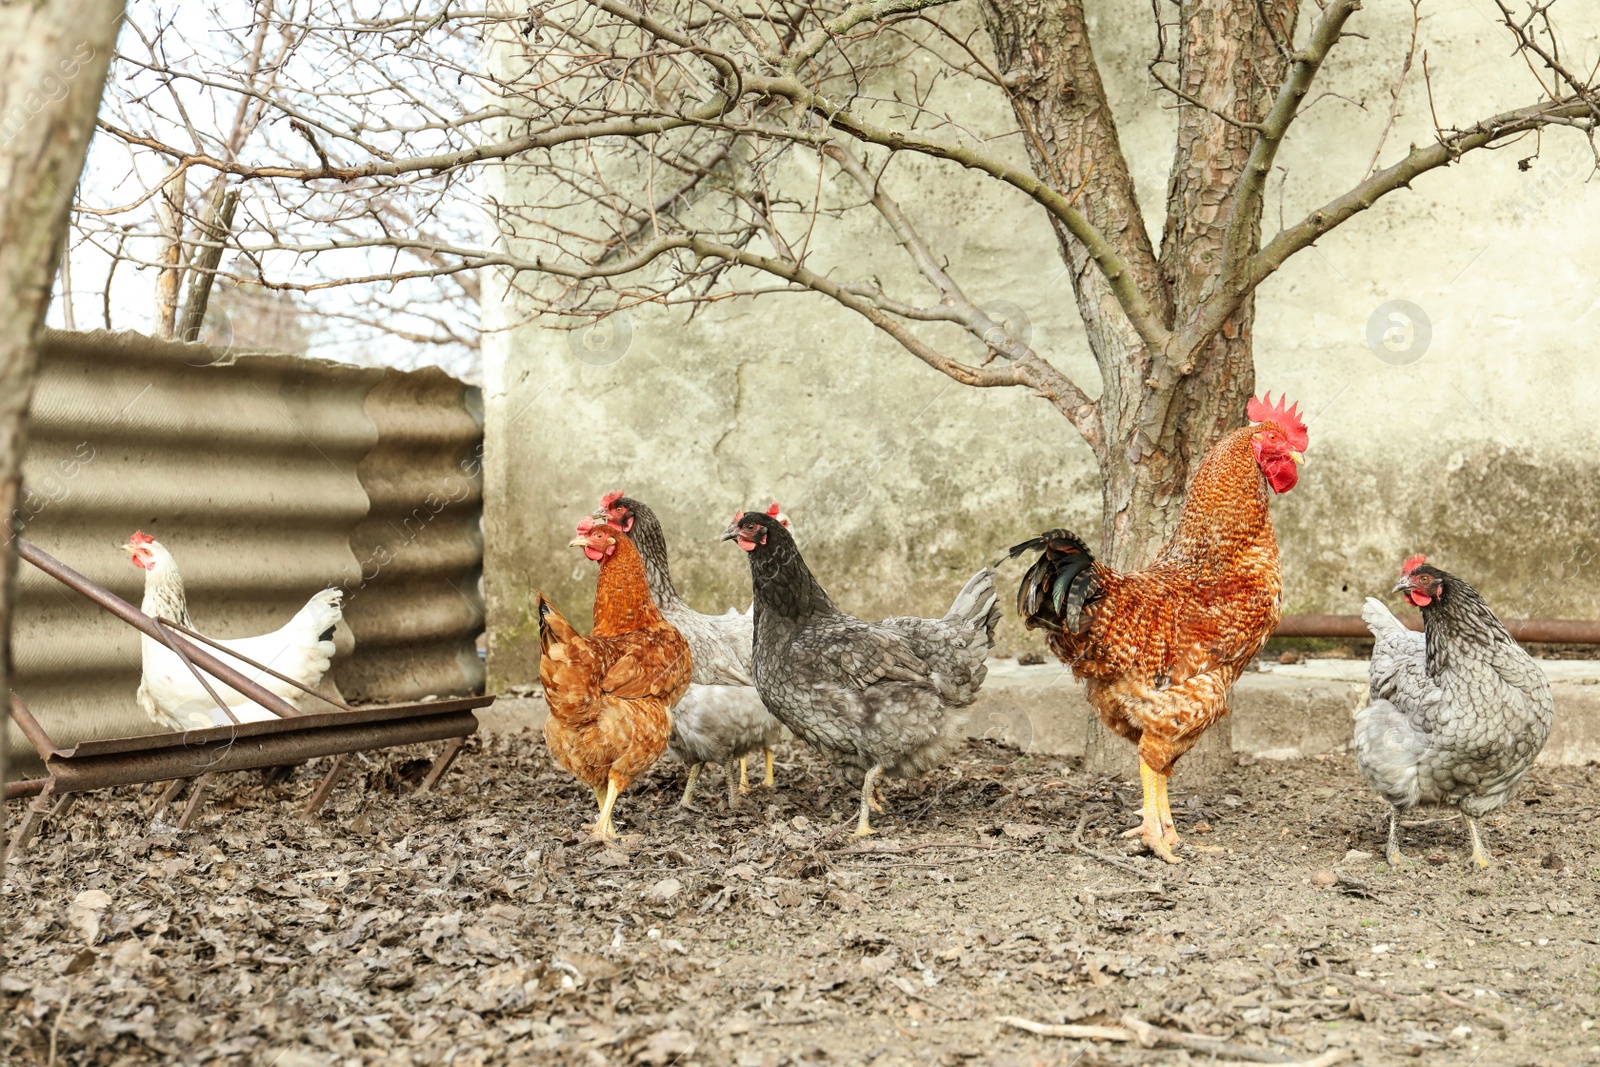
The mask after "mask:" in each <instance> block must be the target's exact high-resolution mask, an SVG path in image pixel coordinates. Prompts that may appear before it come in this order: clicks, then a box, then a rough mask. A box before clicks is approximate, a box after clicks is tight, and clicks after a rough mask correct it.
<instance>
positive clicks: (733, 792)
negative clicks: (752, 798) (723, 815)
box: [722, 759, 750, 811]
mask: <svg viewBox="0 0 1600 1067" xmlns="http://www.w3.org/2000/svg"><path fill="white" fill-rule="evenodd" d="M740 763H741V761H739V760H732V759H730V760H729V761H728V762H726V763H724V764H723V765H722V776H723V777H724V778H726V779H727V785H728V810H729V811H732V810H733V809H734V808H737V807H738V806H739V795H740V794H741V793H748V792H750V790H749V789H747V788H746V789H741V788H740V781H739V779H740V778H741V777H742V776H741V775H736V774H734V772H733V768H734V765H735V764H740Z"/></svg>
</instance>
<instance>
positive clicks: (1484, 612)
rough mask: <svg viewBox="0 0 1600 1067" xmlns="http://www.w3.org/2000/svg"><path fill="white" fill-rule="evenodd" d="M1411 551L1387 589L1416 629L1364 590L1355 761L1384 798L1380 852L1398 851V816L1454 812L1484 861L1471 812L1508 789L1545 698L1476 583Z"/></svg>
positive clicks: (1548, 711)
mask: <svg viewBox="0 0 1600 1067" xmlns="http://www.w3.org/2000/svg"><path fill="white" fill-rule="evenodd" d="M1426 559H1427V557H1425V556H1412V557H1411V558H1410V559H1408V560H1406V561H1405V564H1404V566H1403V567H1402V568H1401V572H1400V581H1399V583H1398V584H1396V585H1395V587H1394V591H1395V592H1403V593H1404V594H1405V599H1406V601H1407V602H1408V603H1410V604H1411V605H1413V606H1415V607H1418V608H1421V609H1422V629H1423V633H1420V634H1419V633H1417V632H1415V631H1414V630H1408V629H1406V628H1405V627H1404V626H1402V625H1401V624H1400V620H1399V619H1397V618H1395V617H1394V615H1393V614H1392V613H1391V612H1390V611H1389V609H1388V608H1386V607H1384V606H1383V603H1382V601H1380V600H1378V599H1376V598H1375V597H1368V598H1367V604H1366V607H1365V608H1364V609H1363V610H1362V612H1361V617H1362V618H1363V619H1364V620H1366V623H1367V628H1368V629H1369V630H1371V631H1372V636H1373V637H1374V638H1375V639H1376V640H1375V643H1374V644H1373V647H1372V665H1371V667H1370V668H1369V675H1370V680H1371V694H1372V705H1371V706H1370V707H1368V708H1366V709H1364V710H1363V711H1361V712H1359V713H1357V715H1356V730H1355V749H1356V767H1357V768H1358V769H1359V770H1360V771H1361V776H1362V777H1363V778H1365V779H1366V780H1367V782H1368V783H1369V784H1370V785H1371V786H1372V788H1374V789H1376V790H1377V791H1378V793H1379V794H1380V795H1381V796H1382V797H1383V798H1384V799H1385V800H1387V801H1388V802H1389V803H1390V805H1391V806H1392V810H1391V811H1390V814H1389V844H1388V849H1387V852H1386V856H1387V858H1388V860H1389V862H1390V863H1391V864H1393V865H1395V866H1398V865H1399V864H1400V861H1401V860H1402V859H1403V858H1404V857H1402V856H1401V854H1400V830H1399V813H1400V812H1402V811H1406V810H1408V809H1410V808H1413V807H1415V806H1416V805H1418V804H1446V805H1450V806H1452V807H1456V808H1459V809H1460V810H1461V814H1462V816H1463V817H1464V818H1465V819H1466V821H1467V832H1468V834H1469V835H1470V836H1471V839H1472V862H1473V863H1476V864H1477V865H1478V866H1479V867H1487V866H1489V857H1488V855H1487V854H1486V853H1485V852H1484V850H1483V841H1482V840H1481V838H1480V837H1479V835H1478V820H1479V819H1481V818H1483V817H1484V816H1485V815H1487V814H1489V812H1491V811H1494V810H1495V809H1496V808H1498V807H1500V805H1502V804H1504V803H1505V802H1506V801H1507V800H1509V799H1510V798H1511V795H1512V794H1513V793H1514V792H1516V789H1517V784H1518V783H1519V782H1521V781H1522V776H1523V775H1525V774H1527V773H1528V768H1529V767H1530V766H1532V764H1533V760H1534V757H1535V756H1537V755H1538V754H1539V750H1540V749H1542V748H1544V742H1545V739H1546V738H1547V737H1549V736H1550V720H1551V716H1552V713H1553V712H1554V707H1555V706H1554V703H1553V702H1552V700H1551V696H1550V682H1549V680H1548V679H1546V678H1545V675H1544V672H1543V671H1542V670H1540V669H1539V665H1538V664H1537V663H1535V662H1534V661H1533V657H1532V656H1530V655H1528V653H1527V652H1525V651H1523V648H1522V646H1521V645H1519V644H1517V642H1516V641H1515V640H1514V639H1513V638H1512V636H1511V634H1509V633H1508V632H1507V631H1506V628H1505V626H1504V625H1502V624H1501V622H1500V620H1499V619H1497V618H1496V617H1495V614H1494V612H1493V611H1490V610H1489V605H1488V604H1485V603H1484V602H1483V597H1481V596H1479V595H1478V591H1477V590H1476V589H1474V588H1472V586H1470V585H1468V584H1467V583H1466V582H1464V581H1462V580H1461V579H1460V578H1457V577H1456V576H1455V575H1453V574H1450V573H1448V572H1446V571H1442V570H1440V569H1439V568H1437V567H1433V566H1429V565H1428V564H1427V562H1426Z"/></svg>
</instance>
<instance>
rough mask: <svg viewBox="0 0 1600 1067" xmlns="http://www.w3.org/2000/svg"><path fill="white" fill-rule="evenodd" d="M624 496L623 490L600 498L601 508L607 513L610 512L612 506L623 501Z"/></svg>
mask: <svg viewBox="0 0 1600 1067" xmlns="http://www.w3.org/2000/svg"><path fill="white" fill-rule="evenodd" d="M622 496H623V493H622V490H621V489H618V490H616V491H615V492H610V493H607V494H606V495H605V496H603V497H601V498H600V507H601V508H602V509H603V510H605V511H610V510H611V505H612V504H615V503H616V502H617V501H619V500H621V499H622Z"/></svg>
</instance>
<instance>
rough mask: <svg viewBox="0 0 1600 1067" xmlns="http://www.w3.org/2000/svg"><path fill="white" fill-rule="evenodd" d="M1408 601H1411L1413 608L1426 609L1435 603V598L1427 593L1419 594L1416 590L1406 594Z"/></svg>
mask: <svg viewBox="0 0 1600 1067" xmlns="http://www.w3.org/2000/svg"><path fill="white" fill-rule="evenodd" d="M1406 600H1408V601H1410V603H1411V604H1412V605H1413V606H1415V607H1419V608H1425V607H1427V606H1428V605H1429V604H1432V603H1433V597H1431V596H1429V595H1428V594H1427V593H1419V592H1417V591H1416V590H1415V589H1413V590H1411V592H1409V593H1407V594H1406Z"/></svg>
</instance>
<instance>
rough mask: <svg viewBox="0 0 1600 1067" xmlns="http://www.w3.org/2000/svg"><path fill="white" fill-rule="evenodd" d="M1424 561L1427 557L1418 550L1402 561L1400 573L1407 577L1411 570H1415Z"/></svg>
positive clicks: (1426, 560)
mask: <svg viewBox="0 0 1600 1067" xmlns="http://www.w3.org/2000/svg"><path fill="white" fill-rule="evenodd" d="M1426 562H1428V557H1427V556H1424V555H1423V554H1422V553H1420V552H1419V553H1417V554H1416V555H1415V556H1412V557H1410V558H1409V559H1407V560H1406V561H1405V562H1404V563H1402V564H1400V573H1401V574H1403V575H1405V576H1406V577H1407V578H1409V577H1411V572H1412V571H1414V570H1416V569H1417V568H1418V567H1420V566H1422V565H1423V564H1424V563H1426Z"/></svg>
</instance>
